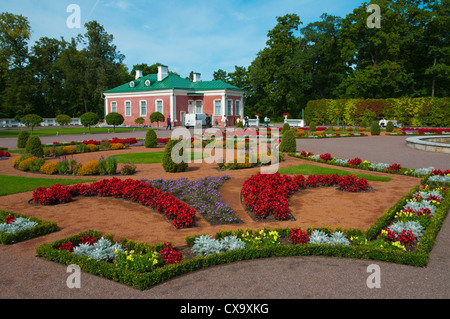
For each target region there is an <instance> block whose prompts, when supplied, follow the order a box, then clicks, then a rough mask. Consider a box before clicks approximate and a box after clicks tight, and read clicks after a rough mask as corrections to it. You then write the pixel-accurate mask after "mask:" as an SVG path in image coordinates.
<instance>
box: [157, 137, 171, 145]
mask: <svg viewBox="0 0 450 319" xmlns="http://www.w3.org/2000/svg"><path fill="white" fill-rule="evenodd" d="M169 141H170V137H166V138H157V139H156V142H157V143H158V144H167V143H168V142H169Z"/></svg>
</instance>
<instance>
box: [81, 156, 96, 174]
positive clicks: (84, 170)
mask: <svg viewBox="0 0 450 319" xmlns="http://www.w3.org/2000/svg"><path fill="white" fill-rule="evenodd" d="M99 172H100V168H99V166H98V161H95V160H94V161H90V162H87V163H86V164H84V165H83V166H81V167H80V168H79V169H78V175H81V176H87V175H97V174H98V173H99Z"/></svg>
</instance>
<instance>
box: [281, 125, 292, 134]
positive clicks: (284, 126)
mask: <svg viewBox="0 0 450 319" xmlns="http://www.w3.org/2000/svg"><path fill="white" fill-rule="evenodd" d="M290 129H291V126H290V125H289V123H284V124H283V128H282V129H281V135H283V134H284V132H286V131H289V130H290Z"/></svg>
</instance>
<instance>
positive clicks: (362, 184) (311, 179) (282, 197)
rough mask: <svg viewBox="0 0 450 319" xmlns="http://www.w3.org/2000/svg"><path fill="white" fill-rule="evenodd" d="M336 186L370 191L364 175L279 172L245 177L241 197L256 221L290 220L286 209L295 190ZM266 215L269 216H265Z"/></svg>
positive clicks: (355, 190)
mask: <svg viewBox="0 0 450 319" xmlns="http://www.w3.org/2000/svg"><path fill="white" fill-rule="evenodd" d="M330 186H334V187H336V186H337V189H338V190H342V191H347V192H363V191H370V190H371V188H370V186H369V184H368V182H367V180H366V179H364V178H360V179H358V178H356V177H355V176H354V175H348V176H339V175H309V176H308V177H307V178H305V177H304V176H303V175H295V176H289V175H281V174H279V173H278V172H277V173H274V174H270V175H269V174H256V175H253V176H252V177H250V178H249V179H247V180H246V181H245V182H244V185H243V186H242V191H241V196H242V200H243V204H244V206H245V208H246V209H248V210H249V211H250V213H249V215H250V217H252V218H253V219H254V220H256V221H268V220H271V219H272V218H271V217H273V219H275V220H292V219H293V218H294V217H293V216H292V215H291V212H290V209H289V196H291V195H292V194H294V193H295V192H297V191H299V190H301V189H306V188H316V187H330ZM268 218H269V219H268Z"/></svg>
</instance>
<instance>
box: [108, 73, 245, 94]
mask: <svg viewBox="0 0 450 319" xmlns="http://www.w3.org/2000/svg"><path fill="white" fill-rule="evenodd" d="M172 89H181V90H188V91H192V93H196V92H197V91H208V90H225V89H228V90H236V91H243V90H242V89H240V88H238V87H235V86H233V85H231V84H228V83H226V82H223V81H198V82H193V81H190V80H187V79H183V78H181V77H179V76H177V75H174V74H168V76H167V77H166V78H165V79H163V80H162V81H158V74H149V75H146V76H143V77H140V78H138V79H136V80H133V81H131V82H128V83H125V84H123V85H120V86H118V87H116V88H114V89H111V90H108V91H105V92H103V93H132V92H147V91H157V90H158V91H159V90H172Z"/></svg>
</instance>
